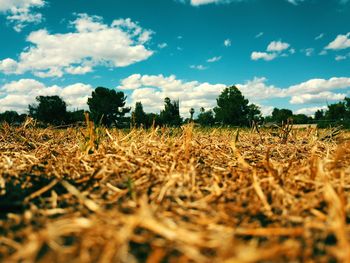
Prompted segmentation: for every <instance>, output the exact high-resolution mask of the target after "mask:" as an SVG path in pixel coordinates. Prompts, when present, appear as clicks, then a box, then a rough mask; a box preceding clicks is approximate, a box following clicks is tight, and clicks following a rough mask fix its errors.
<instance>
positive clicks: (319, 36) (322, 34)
mask: <svg viewBox="0 0 350 263" xmlns="http://www.w3.org/2000/svg"><path fill="white" fill-rule="evenodd" d="M323 37H324V33H321V34H319V35H318V36H316V37H315V40H319V39H321V38H323Z"/></svg>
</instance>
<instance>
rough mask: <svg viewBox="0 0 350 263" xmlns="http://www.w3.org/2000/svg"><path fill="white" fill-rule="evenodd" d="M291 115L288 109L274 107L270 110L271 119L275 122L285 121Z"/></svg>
mask: <svg viewBox="0 0 350 263" xmlns="http://www.w3.org/2000/svg"><path fill="white" fill-rule="evenodd" d="M292 116H293V112H292V111H291V110H288V109H278V108H274V109H273V111H272V121H275V122H277V123H282V122H286V121H287V120H288V119H289V118H291V117H292Z"/></svg>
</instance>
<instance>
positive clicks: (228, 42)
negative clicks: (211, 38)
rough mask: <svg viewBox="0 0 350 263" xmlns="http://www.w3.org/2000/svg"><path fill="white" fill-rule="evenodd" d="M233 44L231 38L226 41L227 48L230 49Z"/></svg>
mask: <svg viewBox="0 0 350 263" xmlns="http://www.w3.org/2000/svg"><path fill="white" fill-rule="evenodd" d="M231 44H232V43H231V39H229V38H228V39H225V41H224V46H225V47H230V46H231Z"/></svg>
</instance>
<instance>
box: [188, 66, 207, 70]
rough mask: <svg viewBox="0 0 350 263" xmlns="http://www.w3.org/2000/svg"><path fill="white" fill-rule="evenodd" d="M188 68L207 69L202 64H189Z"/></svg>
mask: <svg viewBox="0 0 350 263" xmlns="http://www.w3.org/2000/svg"><path fill="white" fill-rule="evenodd" d="M190 68H191V69H197V70H206V69H207V67H206V66H203V65H191V66H190Z"/></svg>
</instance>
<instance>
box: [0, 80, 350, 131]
mask: <svg viewBox="0 0 350 263" xmlns="http://www.w3.org/2000/svg"><path fill="white" fill-rule="evenodd" d="M126 99H127V97H126V96H125V94H124V93H123V92H122V91H118V92H117V91H115V90H112V89H108V88H104V87H97V88H96V89H95V90H94V91H93V92H92V94H91V97H89V98H88V101H87V105H88V106H89V114H90V118H91V119H92V120H93V121H94V122H95V124H97V125H104V126H107V127H111V126H115V127H120V128H123V127H130V126H133V127H145V128H149V127H151V126H180V125H181V124H183V123H188V122H195V123H198V124H200V125H202V126H213V125H229V126H249V125H251V124H252V123H253V122H255V123H259V124H262V123H266V122H268V123H276V124H280V123H282V122H286V121H287V120H290V121H292V122H293V123H294V124H308V123H318V124H319V125H323V126H327V125H330V124H336V125H338V124H343V125H344V126H347V127H350V125H349V123H350V98H345V99H344V100H343V101H340V102H338V103H334V104H330V105H328V107H327V109H326V110H318V111H316V112H315V116H314V118H312V117H309V116H306V115H305V114H293V112H292V111H291V110H289V109H278V108H274V109H273V111H272V114H271V116H267V117H263V116H262V114H261V110H260V108H259V107H258V106H257V105H255V104H252V103H249V100H248V99H246V98H245V97H244V96H243V95H242V93H241V91H240V90H239V89H238V88H237V87H236V86H231V87H227V88H225V89H224V90H223V91H222V93H221V94H220V95H219V96H218V98H217V99H216V104H217V105H216V107H214V108H213V109H209V110H206V109H204V108H203V107H202V108H200V109H199V113H198V114H197V118H194V114H195V113H196V111H195V109H194V108H191V109H190V110H189V113H190V118H187V119H183V118H182V117H181V115H180V102H179V100H171V99H170V98H168V97H167V98H165V99H164V109H163V110H161V111H160V112H159V114H158V113H146V112H145V111H144V109H143V105H142V103H141V102H136V104H135V107H134V109H133V111H132V112H131V108H130V107H125V104H126ZM130 112H131V114H130V115H129V116H126V115H128V113H130ZM27 116H30V117H32V118H35V119H37V120H38V121H40V122H42V123H44V124H50V125H66V124H73V123H78V122H83V121H84V118H85V117H84V110H76V111H67V103H66V102H65V101H64V100H63V99H62V98H61V97H59V96H38V97H36V103H34V104H31V105H28V114H18V113H17V112H15V111H6V112H4V113H0V122H8V123H10V124H16V123H21V122H23V121H24V120H25V118H26V117H27Z"/></svg>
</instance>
